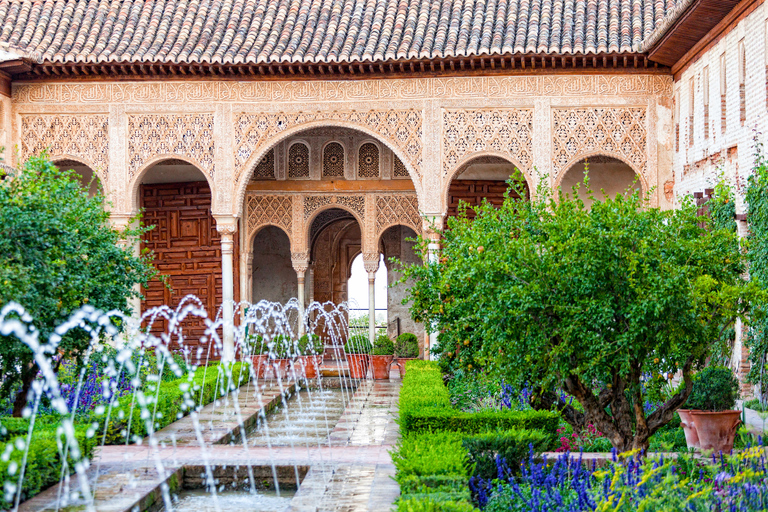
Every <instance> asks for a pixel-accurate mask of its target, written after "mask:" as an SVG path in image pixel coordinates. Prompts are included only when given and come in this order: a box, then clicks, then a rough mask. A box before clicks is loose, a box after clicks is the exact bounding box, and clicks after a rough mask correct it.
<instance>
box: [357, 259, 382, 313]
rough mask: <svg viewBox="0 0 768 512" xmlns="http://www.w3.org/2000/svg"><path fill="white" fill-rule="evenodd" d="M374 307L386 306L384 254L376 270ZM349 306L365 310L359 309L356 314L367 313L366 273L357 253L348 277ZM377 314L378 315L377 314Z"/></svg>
mask: <svg viewBox="0 0 768 512" xmlns="http://www.w3.org/2000/svg"><path fill="white" fill-rule="evenodd" d="M375 290H376V292H375V293H376V298H375V301H376V302H375V306H376V309H379V308H381V309H386V308H387V267H386V265H384V256H383V255H382V256H381V260H380V261H379V270H377V271H376V285H375ZM348 292H349V295H348V296H349V307H350V309H353V308H362V309H364V310H365V311H360V312H359V313H358V314H359V315H362V314H366V313H368V273H367V272H366V271H365V269H364V268H363V255H362V254H358V255H357V257H356V258H355V259H354V261H353V262H352V276H351V277H350V278H349V286H348ZM350 313H351V314H352V316H358V315H355V312H354V311H350ZM377 316H378V315H377Z"/></svg>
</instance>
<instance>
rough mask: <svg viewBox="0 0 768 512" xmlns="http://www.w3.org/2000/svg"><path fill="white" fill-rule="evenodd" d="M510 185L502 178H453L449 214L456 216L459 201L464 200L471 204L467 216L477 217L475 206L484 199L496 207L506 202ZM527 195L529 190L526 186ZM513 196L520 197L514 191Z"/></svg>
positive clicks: (450, 189)
mask: <svg viewBox="0 0 768 512" xmlns="http://www.w3.org/2000/svg"><path fill="white" fill-rule="evenodd" d="M507 188H508V185H507V183H506V182H504V181H501V180H453V181H452V182H451V187H450V188H449V189H448V215H449V216H455V215H456V214H457V213H458V209H459V202H460V201H464V202H465V203H468V204H469V208H467V217H469V218H470V219H474V218H475V211H474V210H473V209H472V207H473V206H479V205H480V204H481V203H482V202H483V199H487V200H488V202H489V203H491V204H492V205H493V206H495V207H497V208H498V207H500V206H501V205H502V204H504V192H506V191H507ZM526 195H528V190H527V187H526ZM511 196H512V197H519V196H518V195H517V194H515V193H512V194H511Z"/></svg>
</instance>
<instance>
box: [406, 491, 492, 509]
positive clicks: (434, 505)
mask: <svg viewBox="0 0 768 512" xmlns="http://www.w3.org/2000/svg"><path fill="white" fill-rule="evenodd" d="M475 510H477V509H476V508H475V507H473V506H472V505H471V504H470V503H469V502H467V501H438V500H436V499H435V498H433V497H432V496H431V495H430V496H425V497H413V498H405V499H402V498H401V499H400V500H399V501H398V502H397V512H473V511H475Z"/></svg>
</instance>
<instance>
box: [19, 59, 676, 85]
mask: <svg viewBox="0 0 768 512" xmlns="http://www.w3.org/2000/svg"><path fill="white" fill-rule="evenodd" d="M532 72H545V73H546V72H558V73H568V72H573V73H606V72H609V73H610V72H620V73H646V74H647V73H649V72H650V73H661V74H669V73H670V72H671V70H670V69H669V68H667V67H666V66H661V65H659V64H658V63H654V62H650V60H649V59H648V58H647V56H646V55H644V54H641V53H633V54H589V55H541V54H530V55H481V56H474V57H456V58H450V59H414V60H401V61H392V62H376V63H373V62H351V63H348V62H343V63H315V64H305V63H287V62H286V63H264V64H199V63H192V64H156V63H131V62H119V63H67V64H58V63H36V64H34V65H32V66H31V68H30V69H29V70H26V71H24V72H22V73H14V74H13V79H14V80H24V81H28V80H51V79H54V80H61V79H67V80H106V79H108V80H121V79H123V80H137V79H139V80H141V79H146V80H154V79H157V78H163V79H180V80H189V79H196V78H197V79H206V78H215V79H220V80H221V79H225V80H226V79H229V80H248V79H278V80H284V79H286V78H290V79H291V80H339V79H345V80H349V79H359V78H389V77H398V78H403V77H425V76H443V75H445V76H450V75H456V74H461V75H462V76H472V75H482V76H488V75H509V74H515V73H521V74H530V73H532Z"/></svg>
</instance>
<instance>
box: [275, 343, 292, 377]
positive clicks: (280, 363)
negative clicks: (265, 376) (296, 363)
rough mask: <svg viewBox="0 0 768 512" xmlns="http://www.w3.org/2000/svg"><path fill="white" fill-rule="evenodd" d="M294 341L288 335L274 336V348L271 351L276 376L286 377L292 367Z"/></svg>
mask: <svg viewBox="0 0 768 512" xmlns="http://www.w3.org/2000/svg"><path fill="white" fill-rule="evenodd" d="M292 348H293V343H292V342H291V338H289V337H288V336H285V335H282V334H278V335H277V336H275V337H274V338H272V350H271V352H270V358H271V359H272V361H271V364H272V367H273V368H274V369H275V378H278V377H279V378H285V377H287V376H288V375H289V373H290V369H291V355H292V352H293V351H292V350H291V349H292Z"/></svg>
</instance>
